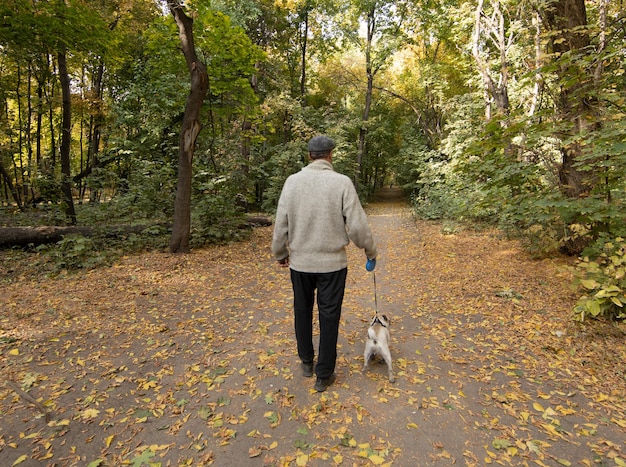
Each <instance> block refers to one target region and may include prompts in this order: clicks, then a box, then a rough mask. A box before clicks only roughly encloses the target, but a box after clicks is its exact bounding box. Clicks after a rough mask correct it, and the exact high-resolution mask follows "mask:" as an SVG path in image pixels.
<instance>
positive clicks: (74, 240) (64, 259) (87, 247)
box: [38, 235, 107, 273]
mask: <svg viewBox="0 0 626 467" xmlns="http://www.w3.org/2000/svg"><path fill="white" fill-rule="evenodd" d="M38 251H39V252H47V254H48V255H49V256H50V258H51V259H52V261H53V264H54V268H53V272H54V273H59V272H61V271H73V270H77V269H93V268H94V267H96V266H100V265H103V264H106V263H107V257H106V254H104V253H102V252H101V251H100V249H99V248H98V245H97V242H96V241H94V240H93V239H91V238H87V237H83V236H82V235H66V236H65V237H63V240H61V241H60V242H57V243H56V244H55V245H53V246H52V247H51V246H50V245H44V246H41V247H39V248H38Z"/></svg>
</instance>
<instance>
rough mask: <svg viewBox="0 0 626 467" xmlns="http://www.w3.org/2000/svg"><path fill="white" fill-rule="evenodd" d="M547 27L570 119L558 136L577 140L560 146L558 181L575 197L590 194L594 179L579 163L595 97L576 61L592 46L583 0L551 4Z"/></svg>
mask: <svg viewBox="0 0 626 467" xmlns="http://www.w3.org/2000/svg"><path fill="white" fill-rule="evenodd" d="M541 14H542V17H543V19H544V22H545V24H546V26H547V27H548V29H549V30H550V31H551V34H550V35H549V37H550V39H551V42H550V46H551V49H552V52H553V53H554V54H555V56H556V59H557V60H558V59H561V61H560V63H559V68H558V74H559V78H560V83H561V88H560V91H559V96H558V97H559V98H558V99H557V106H558V110H559V112H560V114H561V116H560V118H561V119H562V120H563V121H564V122H569V124H570V129H569V131H567V132H564V134H561V135H559V136H560V137H561V138H562V139H564V140H565V139H570V140H571V139H572V137H574V138H573V139H574V141H573V142H571V143H568V144H566V145H564V146H563V147H562V148H561V155H562V157H563V160H562V163H561V166H560V168H559V180H560V182H561V190H562V192H563V193H564V194H565V195H566V196H568V197H570V198H576V197H579V196H581V195H584V194H585V193H588V192H589V190H590V189H591V187H592V186H593V181H592V180H590V179H589V177H588V176H586V175H585V174H583V173H581V172H580V171H579V170H578V169H577V167H576V163H577V161H578V160H580V157H581V155H582V146H581V144H580V143H579V142H577V141H576V135H578V134H581V133H582V132H584V131H586V130H588V128H587V127H588V125H589V123H588V122H589V121H590V120H593V119H590V118H589V117H591V116H592V115H593V109H592V107H591V102H592V99H590V97H589V96H588V95H587V94H586V93H585V92H584V91H583V88H584V87H585V86H586V85H587V84H588V83H589V80H591V79H592V78H593V77H592V76H590V74H589V73H588V72H587V71H586V70H584V69H582V68H581V67H580V66H579V65H578V64H577V62H579V60H578V59H577V56H579V55H581V54H585V53H588V52H587V51H586V49H587V48H588V47H589V45H590V42H591V41H590V38H589V34H588V31H587V11H586V8H585V1H584V0H556V1H554V2H551V3H550V8H546V9H545V10H542V11H541Z"/></svg>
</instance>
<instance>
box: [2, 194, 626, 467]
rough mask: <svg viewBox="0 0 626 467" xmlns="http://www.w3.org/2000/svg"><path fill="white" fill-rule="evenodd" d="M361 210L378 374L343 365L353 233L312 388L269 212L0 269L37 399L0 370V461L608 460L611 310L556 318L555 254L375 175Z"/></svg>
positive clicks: (359, 284)
mask: <svg viewBox="0 0 626 467" xmlns="http://www.w3.org/2000/svg"><path fill="white" fill-rule="evenodd" d="M368 212H369V215H370V222H371V225H372V228H373V230H374V232H375V235H376V237H377V239H378V242H379V250H380V258H379V261H378V266H377V269H376V284H377V297H378V308H379V310H380V311H381V312H384V313H386V314H388V315H389V316H390V317H391V320H392V326H391V334H392V349H391V350H392V354H393V357H394V365H395V373H396V382H395V384H391V383H389V382H388V381H387V379H386V372H385V368H384V366H383V365H376V366H374V367H373V368H372V369H371V370H370V371H369V372H368V373H366V374H362V373H361V366H362V364H363V357H362V351H363V346H364V339H365V336H366V329H367V323H368V322H369V320H370V318H371V317H372V315H373V312H374V284H373V275H372V274H371V273H367V272H366V271H365V268H364V256H363V253H362V252H360V251H357V250H356V249H354V248H352V247H351V248H350V250H349V255H350V261H351V262H350V264H351V266H350V272H349V276H348V286H347V296H346V300H345V306H344V314H343V322H342V327H341V331H340V349H339V353H340V356H339V362H338V368H337V373H338V379H337V382H336V383H335V385H333V386H332V387H331V388H330V389H329V391H327V392H326V393H323V394H319V393H316V392H314V391H313V384H314V380H313V379H307V378H303V377H301V376H300V369H299V365H298V362H297V359H296V357H295V342H294V339H293V330H292V329H293V325H292V318H291V312H290V307H291V290H290V284H289V277H288V272H287V271H285V270H283V269H280V268H277V267H276V266H275V264H274V262H273V260H272V258H271V257H270V255H269V250H268V247H269V241H270V236H271V228H263V229H259V230H257V231H256V232H255V234H254V235H253V237H252V238H251V239H250V241H248V242H244V243H240V244H236V245H230V246H224V247H216V248H208V249H205V250H201V251H196V252H194V253H193V254H191V255H188V256H173V255H166V254H158V253H152V254H145V255H141V256H138V257H129V258H125V259H124V260H123V261H121V262H120V263H119V264H117V265H116V266H114V267H111V268H107V269H100V270H96V271H91V272H89V273H86V274H82V275H80V276H71V277H62V278H57V279H54V280H52V279H39V280H31V279H29V278H22V280H21V281H19V282H15V283H11V284H5V285H0V296H1V297H2V302H3V307H2V310H0V352H1V357H0V366H1V369H2V375H3V378H5V379H9V380H10V381H13V383H14V386H15V385H17V386H19V387H20V388H22V389H23V390H25V391H26V392H27V394H28V395H29V397H30V398H34V399H35V400H36V402H37V405H38V406H39V407H37V406H35V405H33V404H30V403H29V401H28V400H27V399H26V398H25V397H24V396H23V395H22V396H19V395H18V394H17V392H16V391H15V390H14V389H13V388H11V387H9V386H7V385H4V386H0V416H1V418H2V423H0V466H11V465H13V464H15V465H23V466H40V465H51V466H52V465H76V466H87V465H90V466H97V465H101V466H118V465H124V464H126V465H135V466H140V465H161V466H166V465H172V466H175V465H194V466H196V465H217V466H266V465H267V466H270V465H271V466H296V465H307V466H327V465H349V466H353V465H358V466H360V465H394V466H430V465H452V464H457V465H467V466H482V465H486V464H500V465H539V466H541V465H548V466H559V465H588V466H591V465H602V466H614V465H617V466H621V465H626V448H624V447H623V446H622V444H623V440H624V439H626V414H625V412H626V401H625V394H626V378H625V377H624V374H625V370H624V361H626V346H625V343H624V334H623V328H621V329H620V328H618V327H610V326H606V327H604V328H603V329H602V330H601V332H597V331H598V329H597V327H593V326H588V327H585V328H582V327H580V326H575V325H573V324H572V323H571V322H570V321H569V310H570V309H571V305H572V299H573V297H572V296H571V294H570V292H569V291H568V289H567V287H566V285H567V283H568V281H569V277H568V275H567V273H566V272H564V269H563V266H564V263H562V262H560V261H556V260H555V261H552V260H544V261H534V260H531V259H529V258H528V257H527V256H526V255H525V254H524V253H523V252H522V251H521V250H520V249H519V248H518V247H517V245H516V244H515V243H513V242H509V241H505V240H503V239H501V238H499V237H498V236H497V235H496V233H494V232H482V233H472V232H458V233H456V234H453V235H444V234H443V233H442V229H441V226H440V225H438V224H434V223H425V222H416V221H415V220H414V219H412V217H411V216H410V214H409V211H408V208H407V207H406V205H405V204H404V203H403V202H402V201H401V200H398V199H396V198H395V196H394V192H393V190H388V191H387V192H385V193H382V194H381V196H380V197H379V200H378V201H377V202H376V203H372V204H371V205H370V206H369V207H368ZM42 411H46V412H48V418H49V421H48V422H46V419H45V416H44V415H43V413H42ZM150 463H151V464H150Z"/></svg>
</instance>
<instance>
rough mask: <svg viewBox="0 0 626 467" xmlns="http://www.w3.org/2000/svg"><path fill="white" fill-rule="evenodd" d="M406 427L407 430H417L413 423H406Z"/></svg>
mask: <svg viewBox="0 0 626 467" xmlns="http://www.w3.org/2000/svg"><path fill="white" fill-rule="evenodd" d="M406 427H407V428H409V429H410V428H414V429H417V428H418V426H417V425H416V424H415V423H407V425H406Z"/></svg>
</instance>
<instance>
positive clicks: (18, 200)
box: [0, 158, 24, 211]
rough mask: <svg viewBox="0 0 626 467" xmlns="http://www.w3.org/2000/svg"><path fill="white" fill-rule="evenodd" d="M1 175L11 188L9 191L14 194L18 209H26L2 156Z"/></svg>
mask: <svg viewBox="0 0 626 467" xmlns="http://www.w3.org/2000/svg"><path fill="white" fill-rule="evenodd" d="M0 175H2V178H3V180H4V183H5V184H6V186H7V187H8V188H9V191H10V192H11V195H12V196H13V200H14V201H15V204H17V207H18V209H19V210H20V211H24V204H23V203H22V199H21V198H20V194H19V193H18V191H17V189H16V188H15V185H14V184H13V182H12V181H11V177H10V176H9V173H8V172H7V171H6V169H5V168H4V164H3V163H2V159H1V158H0Z"/></svg>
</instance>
